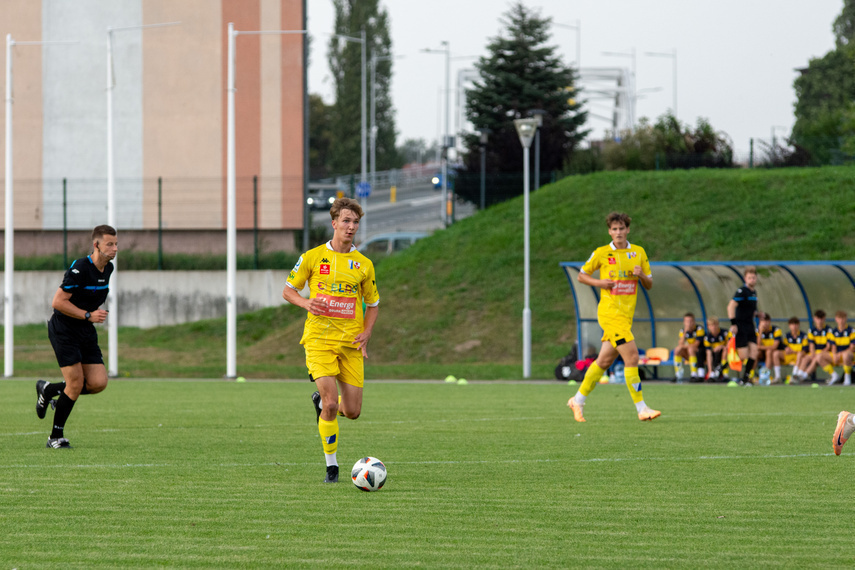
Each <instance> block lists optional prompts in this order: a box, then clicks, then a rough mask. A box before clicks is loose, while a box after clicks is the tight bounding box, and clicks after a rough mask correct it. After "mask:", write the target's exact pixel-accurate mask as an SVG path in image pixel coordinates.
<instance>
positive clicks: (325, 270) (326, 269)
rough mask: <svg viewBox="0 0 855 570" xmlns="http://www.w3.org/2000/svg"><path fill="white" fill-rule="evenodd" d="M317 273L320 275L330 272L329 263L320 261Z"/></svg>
mask: <svg viewBox="0 0 855 570" xmlns="http://www.w3.org/2000/svg"><path fill="white" fill-rule="evenodd" d="M319 273H320V274H321V275H329V274H330V264H329V263H321V270H320V272H319Z"/></svg>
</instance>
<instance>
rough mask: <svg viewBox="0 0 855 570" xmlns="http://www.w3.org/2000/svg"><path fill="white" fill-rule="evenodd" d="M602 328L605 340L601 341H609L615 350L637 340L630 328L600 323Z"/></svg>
mask: <svg viewBox="0 0 855 570" xmlns="http://www.w3.org/2000/svg"><path fill="white" fill-rule="evenodd" d="M603 325H606V326H603ZM600 326H601V327H602V328H603V338H602V339H601V340H602V341H604V342H605V341H609V343H610V344H611V345H612V346H613V347H615V348H617V347H618V346H620V345H622V344H625V343H627V342H632V341H634V340H635V337H634V336H632V330H630V329H629V328H628V327H622V326H614V325H612V324H611V323H600Z"/></svg>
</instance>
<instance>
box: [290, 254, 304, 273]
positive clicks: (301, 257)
mask: <svg viewBox="0 0 855 570" xmlns="http://www.w3.org/2000/svg"><path fill="white" fill-rule="evenodd" d="M302 263H303V256H302V255H301V256H300V259H298V260H297V263H296V264H295V265H294V269H292V270H291V274H292V275H293V274H294V273H297V270H298V269H300V264H302Z"/></svg>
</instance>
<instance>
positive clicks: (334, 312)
mask: <svg viewBox="0 0 855 570" xmlns="http://www.w3.org/2000/svg"><path fill="white" fill-rule="evenodd" d="M318 298H319V299H326V301H327V306H326V308H325V309H324V311H323V312H322V313H319V315H321V316H324V317H335V318H337V319H355V318H356V297H335V296H333V295H324V294H319V295H318Z"/></svg>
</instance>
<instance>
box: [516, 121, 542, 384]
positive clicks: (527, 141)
mask: <svg viewBox="0 0 855 570" xmlns="http://www.w3.org/2000/svg"><path fill="white" fill-rule="evenodd" d="M514 126H515V127H516V129H517V135H518V136H519V138H520V143H521V144H522V146H523V252H524V255H523V257H524V261H523V264H524V269H523V378H531V307H530V304H529V299H530V296H531V295H530V294H531V276H530V271H529V268H530V266H531V255H530V250H531V244H530V242H531V239H530V224H529V185H530V184H531V181H530V180H529V165H528V163H529V147H530V146H531V141H532V139H533V138H534V135H535V132H536V131H537V119H533V118H527V119H515V120H514Z"/></svg>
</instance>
